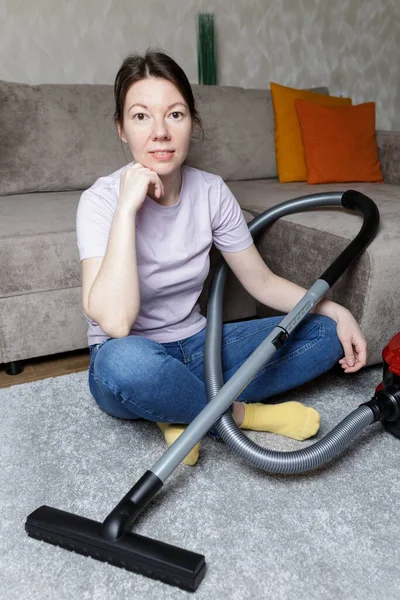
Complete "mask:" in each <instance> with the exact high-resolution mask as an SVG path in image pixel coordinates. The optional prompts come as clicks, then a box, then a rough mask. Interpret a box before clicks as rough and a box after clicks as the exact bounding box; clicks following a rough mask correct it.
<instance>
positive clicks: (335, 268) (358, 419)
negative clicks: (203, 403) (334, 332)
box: [204, 190, 379, 474]
mask: <svg viewBox="0 0 400 600" xmlns="http://www.w3.org/2000/svg"><path fill="white" fill-rule="evenodd" d="M332 206H338V207H341V208H347V209H352V210H356V211H357V212H361V213H362V214H363V216H364V222H363V225H362V227H361V229H360V231H359V233H358V235H357V236H356V238H354V240H353V241H352V242H350V244H349V245H348V246H347V247H346V248H345V250H344V251H343V252H342V253H341V254H340V256H339V257H338V258H337V259H336V260H335V261H334V262H333V263H332V265H331V266H330V267H329V268H328V269H327V270H326V271H325V272H324V273H323V275H321V277H320V278H319V280H318V281H320V280H323V281H324V282H326V283H327V284H328V287H331V286H332V285H333V284H334V283H335V281H336V280H337V279H338V278H339V277H340V275H341V274H342V273H343V272H344V271H345V270H346V269H347V268H348V266H349V265H350V263H351V262H353V260H355V259H356V258H357V257H358V256H359V255H360V254H361V252H362V251H363V250H364V249H365V248H366V247H367V245H368V244H369V243H370V242H371V241H372V239H373V238H374V237H375V234H376V231H377V228H378V225H379V212H378V209H377V207H376V205H375V203H374V202H373V201H372V200H371V199H370V198H368V197H367V196H364V195H363V194H361V193H359V192H356V191H353V190H349V191H347V192H345V193H342V192H338V193H325V194H311V195H308V196H302V197H300V198H296V199H294V200H289V201H287V202H283V203H281V204H278V205H276V206H274V207H273V208H271V209H269V210H266V211H265V212H263V213H262V214H260V215H258V216H257V217H256V218H255V219H253V220H252V221H251V222H250V223H249V224H248V228H249V231H250V233H251V234H252V235H253V238H255V237H256V235H257V233H259V232H260V231H262V230H264V229H265V227H266V226H267V225H270V224H271V223H273V222H274V221H276V220H277V219H279V218H281V217H283V216H286V215H290V214H292V213H297V212H303V211H306V210H310V209H311V210H312V209H315V208H320V207H332ZM227 274H228V266H227V265H226V263H225V261H224V260H223V259H221V261H220V263H219V264H218V265H217V267H216V269H215V272H214V275H213V278H212V281H211V285H210V290H209V299H208V305H207V330H206V340H205V349H204V354H205V356H204V369H205V383H206V392H207V400H208V402H210V401H211V400H212V399H213V398H214V396H215V395H216V394H217V393H218V392H219V390H220V389H221V387H222V386H223V385H224V381H223V372H222V366H221V335H222V301H223V291H224V284H225V280H226V277H227ZM299 322H300V321H299ZM293 328H294V327H293ZM293 328H292V329H293ZM255 375H256V373H255V374H254V376H255ZM374 421H375V417H374V413H373V411H372V410H371V408H369V407H368V406H366V405H361V406H360V407H359V408H357V409H356V410H354V411H353V412H352V413H351V414H350V415H348V416H347V417H346V418H345V419H343V421H341V422H340V423H339V424H338V425H337V426H336V427H335V428H334V429H333V430H332V431H331V432H330V433H328V434H327V435H326V436H325V437H324V438H323V439H321V440H319V441H318V442H316V443H315V444H313V445H311V446H308V447H306V448H303V449H302V450H296V451H293V452H277V451H273V450H268V449H267V448H264V447H262V446H259V445H258V444H256V443H254V442H253V441H251V440H250V439H249V438H248V437H247V435H246V434H245V433H244V432H243V431H242V430H241V429H239V427H238V426H237V425H236V423H235V421H234V420H233V417H232V413H231V412H230V410H227V411H226V412H224V414H223V415H222V416H221V417H220V418H219V419H218V421H216V429H217V431H218V433H219V434H220V436H221V437H222V439H223V440H224V442H225V443H226V444H227V445H228V446H229V448H231V449H232V450H233V451H234V452H236V453H237V454H238V455H239V456H240V457H241V458H243V459H244V460H245V461H247V462H249V463H250V464H252V465H254V466H255V467H257V468H259V469H263V470H264V471H267V472H269V473H282V474H294V473H301V472H303V471H309V470H311V469H314V468H316V467H318V466H320V465H322V464H323V463H325V462H327V461H328V460H330V459H332V458H333V457H334V456H336V455H337V454H339V453H340V452H341V451H342V450H343V449H344V448H345V447H346V446H347V445H348V444H349V443H350V442H351V440H352V439H353V438H355V436H356V435H357V434H358V433H359V432H360V431H362V430H363V429H364V428H365V427H367V426H368V425H371V424H372V423H373V422H374Z"/></svg>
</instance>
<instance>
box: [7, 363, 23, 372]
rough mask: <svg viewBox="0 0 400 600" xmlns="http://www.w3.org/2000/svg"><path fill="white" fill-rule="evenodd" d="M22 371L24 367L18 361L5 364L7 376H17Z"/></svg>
mask: <svg viewBox="0 0 400 600" xmlns="http://www.w3.org/2000/svg"><path fill="white" fill-rule="evenodd" d="M23 370H24V365H23V363H22V361H20V360H14V361H13V362H9V363H7V364H6V373H7V375H18V374H19V373H22V371H23Z"/></svg>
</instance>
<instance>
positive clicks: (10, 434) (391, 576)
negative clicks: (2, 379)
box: [0, 367, 400, 600]
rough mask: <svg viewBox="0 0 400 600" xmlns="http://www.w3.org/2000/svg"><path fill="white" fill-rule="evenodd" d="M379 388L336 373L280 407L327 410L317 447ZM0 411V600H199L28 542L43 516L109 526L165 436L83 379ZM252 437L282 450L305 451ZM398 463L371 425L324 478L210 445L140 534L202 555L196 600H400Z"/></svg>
mask: <svg viewBox="0 0 400 600" xmlns="http://www.w3.org/2000/svg"><path fill="white" fill-rule="evenodd" d="M381 377H382V372H381V367H372V368H369V369H365V370H364V371H362V372H361V373H357V374H354V375H344V374H342V373H339V372H338V371H335V372H331V373H329V374H328V375H326V376H325V377H321V378H319V379H318V380H316V381H314V382H311V383H309V384H306V385H304V386H302V388H299V389H297V390H295V391H293V392H291V393H290V394H287V395H286V396H285V397H286V399H288V400H289V399H291V400H294V399H298V400H302V401H303V402H304V403H305V404H307V405H309V406H314V407H315V408H316V409H317V410H319V411H320V413H321V415H322V422H321V429H320V432H319V434H318V436H316V438H315V439H319V438H321V437H322V436H323V435H325V434H326V433H327V432H328V431H330V429H332V428H333V426H334V425H336V424H337V423H338V422H339V421H340V420H341V419H342V418H344V417H345V416H346V415H347V414H348V413H350V412H351V411H352V410H353V409H354V408H356V407H357V406H358V405H359V404H360V403H362V402H365V401H367V400H369V399H370V398H371V396H372V394H373V392H374V390H375V387H376V385H377V384H378V383H379V382H380V381H381ZM0 403H1V414H2V417H1V420H0V448H1V456H2V469H1V476H0V509H1V516H0V531H1V541H0V552H1V555H0V581H1V585H0V588H1V591H0V595H1V598H2V599H3V600H16V599H18V600H36V599H38V600H39V599H40V600H49V599H54V600H67V599H72V598H73V599H75V600H89V599H90V600H92V599H93V600H114V599H115V600H117V599H118V600H122V599H129V600H132V599H140V600H147V599H155V598H157V599H158V598H166V599H170V598H174V599H175V598H190V597H193V594H190V593H188V592H185V591H182V590H180V589H178V588H174V587H171V586H169V585H166V584H163V583H161V582H158V581H154V580H151V579H148V578H145V577H143V576H140V575H136V574H133V573H129V572H127V571H125V570H122V569H118V568H116V567H113V566H110V565H108V564H106V563H100V562H98V561H95V560H93V559H90V558H85V557H83V556H80V555H77V554H74V553H71V552H68V551H66V550H62V549H61V548H58V547H54V546H51V545H49V544H46V543H44V542H38V541H36V540H33V539H31V538H29V537H28V536H27V535H26V533H25V531H24V523H25V519H26V516H27V515H28V514H29V513H30V512H32V511H33V510H34V509H36V508H37V507H39V506H40V505H42V504H48V505H50V506H55V507H57V508H60V509H63V510H67V511H69V512H74V513H77V514H80V515H83V516H86V517H89V518H92V519H96V520H103V518H104V517H105V516H106V514H108V512H109V511H110V510H111V509H112V507H113V506H114V505H115V504H116V503H117V502H118V501H119V499H120V498H121V497H122V496H123V495H124V494H125V493H126V492H127V491H128V490H129V489H130V488H131V486H132V485H133V483H134V482H135V481H136V480H137V479H138V478H139V477H140V476H141V475H142V474H143V473H144V471H145V470H147V469H149V468H151V467H152V466H153V464H154V463H155V462H156V460H157V459H158V458H159V457H160V456H161V454H162V453H163V451H164V442H163V438H162V434H161V432H160V431H159V430H158V428H157V426H156V425H154V424H152V423H149V422H145V421H139V422H136V423H132V422H127V421H122V420H118V419H115V418H113V417H110V416H108V415H107V414H105V413H103V412H102V411H100V410H99V409H98V408H97V406H96V404H95V403H94V401H93V400H92V398H91V396H90V393H89V391H88V388H87V374H86V372H82V373H75V374H72V375H67V376H62V377H56V378H50V379H46V380H43V381H37V382H34V383H30V384H22V385H15V386H13V387H11V388H6V389H2V390H0ZM249 437H251V438H252V439H253V440H255V441H257V442H258V443H260V444H262V445H268V447H271V448H274V449H277V450H293V449H298V448H301V447H304V446H306V445H308V444H309V443H311V442H310V441H307V442H296V441H294V440H289V439H287V438H283V437H281V436H277V435H273V434H267V433H257V432H250V433H249ZM399 451H400V440H397V439H396V438H394V437H392V436H391V435H390V434H388V433H387V432H385V431H384V429H383V427H382V425H381V424H380V423H375V424H374V425H372V426H371V427H369V428H368V429H366V430H364V432H362V433H361V434H360V435H359V436H358V437H357V439H356V440H354V441H353V442H352V443H351V445H350V446H349V447H348V449H347V451H346V452H345V453H344V454H343V455H342V456H341V457H339V458H338V459H336V460H334V461H331V463H330V464H329V465H326V466H324V467H323V468H320V469H318V470H316V471H313V472H310V473H307V474H303V475H297V476H273V475H268V474H266V473H264V472H262V471H258V470H256V469H255V468H253V467H251V466H248V465H247V464H246V463H244V462H243V461H241V460H240V459H238V458H237V457H236V455H234V454H233V453H232V452H231V451H230V450H229V449H228V448H227V447H226V446H225V445H224V443H223V442H214V441H213V440H212V439H210V438H206V439H205V440H203V442H202V445H201V456H200V460H199V462H198V464H197V465H196V466H195V467H189V466H185V465H180V466H179V467H178V469H177V470H176V471H175V473H174V474H173V475H172V476H171V477H170V478H169V479H168V480H167V482H166V484H165V485H164V488H163V489H162V490H161V491H160V492H159V494H158V495H157V497H156V498H155V500H154V501H153V503H152V504H151V505H150V506H149V507H148V509H147V510H146V511H145V513H143V514H142V516H141V517H140V520H139V521H138V522H137V523H136V524H135V527H134V530H135V531H136V532H137V533H141V534H143V535H148V536H150V537H154V538H157V539H161V540H163V541H165V542H167V543H170V544H175V545H179V546H182V547H184V548H187V549H190V550H193V551H195V552H199V553H202V554H204V555H205V556H206V561H207V565H208V569H207V573H206V576H205V579H204V580H203V582H202V583H201V585H200V587H199V589H198V590H197V592H196V597H198V598H199V599H203V598H207V599H217V598H218V599H219V598H226V597H228V598H230V599H231V600H234V599H238V600H245V599H248V598H251V599H253V598H254V599H260V598H261V599H262V598H271V599H272V598H273V599H274V600H303V599H304V600H322V599H323V600H331V599H332V600H333V599H335V600H336V599H340V600H342V599H349V600H350V599H351V600H358V599H360V600H368V599H371V600H375V599H376V600H378V599H379V600H381V599H382V598H383V599H385V600H392V599H393V600H394V599H395V598H396V599H398V598H399V597H400V551H399V539H400V525H399V519H398V515H399V474H400V463H399Z"/></svg>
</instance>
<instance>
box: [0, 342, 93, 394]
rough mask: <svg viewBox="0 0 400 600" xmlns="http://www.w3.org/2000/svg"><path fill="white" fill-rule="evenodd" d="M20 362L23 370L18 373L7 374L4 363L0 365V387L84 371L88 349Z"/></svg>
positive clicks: (86, 365) (87, 361) (87, 359)
mask: <svg viewBox="0 0 400 600" xmlns="http://www.w3.org/2000/svg"><path fill="white" fill-rule="evenodd" d="M22 363H23V365H24V370H23V371H22V373H19V375H7V373H6V371H5V365H0V388H6V387H10V386H11V385H17V384H19V383H29V382H30V381H37V380H38V379H46V377H58V376H59V375H68V374H69V373H77V372H78V371H86V370H87V369H88V368H89V349H84V350H77V351H75V352H65V353H64V354H53V355H52V356H44V357H41V358H32V359H30V360H27V361H22Z"/></svg>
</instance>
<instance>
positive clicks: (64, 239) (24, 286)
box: [0, 191, 253, 298]
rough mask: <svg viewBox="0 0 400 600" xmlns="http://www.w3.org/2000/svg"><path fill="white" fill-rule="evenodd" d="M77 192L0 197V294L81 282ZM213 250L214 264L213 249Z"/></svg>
mask: <svg viewBox="0 0 400 600" xmlns="http://www.w3.org/2000/svg"><path fill="white" fill-rule="evenodd" d="M81 193H82V192H81V191H69V192H41V193H30V194H18V195H11V196H2V197H0V207H1V209H0V211H1V215H2V219H1V221H0V256H1V266H2V267H1V270H0V298H4V297H9V296H17V295H20V294H30V293H35V292H43V291H49V290H60V289H66V288H74V287H80V286H81V267H80V260H79V252H78V248H77V243H76V210H77V207H78V203H79V199H80V196H81ZM243 212H244V216H245V218H246V220H247V222H248V221H251V220H252V218H253V216H252V214H251V213H248V212H246V211H243ZM213 251H214V252H213V256H212V258H213V260H212V264H215V262H216V259H217V255H218V256H219V253H217V251H216V250H215V248H213ZM214 254H215V256H214Z"/></svg>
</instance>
